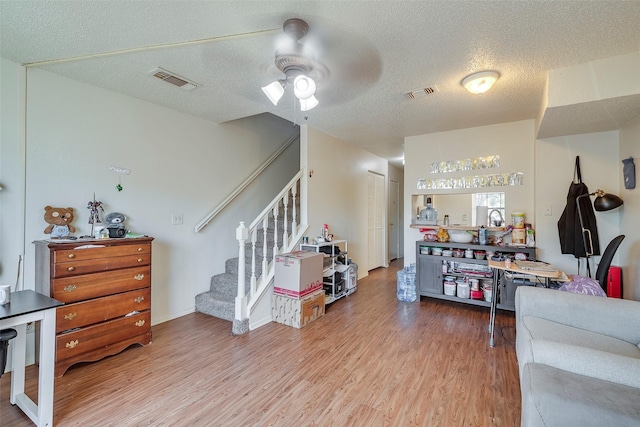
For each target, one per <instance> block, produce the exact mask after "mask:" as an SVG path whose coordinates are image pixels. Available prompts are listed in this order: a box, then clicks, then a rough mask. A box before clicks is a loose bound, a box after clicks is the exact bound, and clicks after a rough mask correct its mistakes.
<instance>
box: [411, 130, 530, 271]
mask: <svg viewBox="0 0 640 427" xmlns="http://www.w3.org/2000/svg"><path fill="white" fill-rule="evenodd" d="M534 127H535V122H534V121H533V120H523V121H518V122H512V123H503V124H498V125H491V126H482V127H476V128H467V129H460V130H455V131H448V132H438V133H432V134H426V135H418V136H412V137H407V138H405V141H404V148H405V167H404V177H405V180H404V204H405V209H404V222H405V241H404V251H405V252H404V255H405V264H409V263H412V262H415V242H416V241H417V240H421V239H422V235H421V234H420V232H419V230H418V229H412V228H409V224H411V217H412V215H414V212H413V210H412V207H411V195H412V194H434V195H435V196H436V198H437V195H438V194H452V193H456V194H459V193H469V192H470V191H469V190H417V182H418V179H429V178H449V177H451V178H453V177H461V176H467V175H486V174H493V173H505V172H522V173H524V184H523V185H521V186H501V187H486V190H487V191H504V192H505V198H506V202H505V203H506V213H507V218H509V215H510V213H511V212H516V211H519V212H525V214H526V215H527V222H529V221H530V220H531V219H532V218H533V212H534V198H533V190H534V167H533V150H534V139H535V134H534V130H535V128H534ZM496 154H497V155H499V156H500V167H498V168H492V169H485V170H478V171H472V172H459V173H440V174H431V173H430V166H431V163H432V162H440V161H443V160H462V159H467V158H475V157H483V156H490V155H496ZM484 191H485V190H479V191H476V192H484ZM449 215H453V213H449ZM438 216H439V218H438V220H439V221H442V219H443V217H444V212H442V213H440V212H439V213H438ZM469 222H470V219H469ZM534 227H535V224H534Z"/></svg>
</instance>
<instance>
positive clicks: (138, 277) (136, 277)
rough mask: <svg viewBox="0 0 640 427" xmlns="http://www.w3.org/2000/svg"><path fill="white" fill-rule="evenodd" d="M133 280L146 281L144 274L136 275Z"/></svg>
mask: <svg viewBox="0 0 640 427" xmlns="http://www.w3.org/2000/svg"><path fill="white" fill-rule="evenodd" d="M133 278H134V279H136V280H142V279H144V274H142V273H141V274H136V275H135V276H133Z"/></svg>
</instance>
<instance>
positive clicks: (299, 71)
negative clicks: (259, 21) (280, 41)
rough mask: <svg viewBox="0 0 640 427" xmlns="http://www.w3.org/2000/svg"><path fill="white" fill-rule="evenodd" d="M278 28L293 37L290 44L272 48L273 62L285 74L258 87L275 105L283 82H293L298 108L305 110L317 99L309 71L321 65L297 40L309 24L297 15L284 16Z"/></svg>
mask: <svg viewBox="0 0 640 427" xmlns="http://www.w3.org/2000/svg"><path fill="white" fill-rule="evenodd" d="M282 28H283V30H284V32H285V34H287V35H288V36H289V37H291V39H292V40H293V44H290V45H288V46H287V47H284V48H281V49H278V50H276V59H275V65H276V68H278V70H280V71H281V72H283V73H284V76H285V77H284V78H283V79H279V80H276V81H274V82H271V83H269V84H268V85H267V86H264V87H262V91H263V92H264V94H265V95H266V96H267V98H269V100H270V101H271V102H272V103H273V105H278V101H280V98H282V96H283V95H284V92H285V88H286V87H287V85H290V86H293V93H294V95H295V96H296V98H297V99H298V101H300V109H301V110H302V111H308V110H311V109H312V108H314V107H316V106H317V105H318V104H319V103H320V102H319V101H318V99H317V98H316V97H315V93H316V82H315V80H314V79H313V78H312V77H311V74H312V73H313V72H314V70H316V69H318V68H322V66H321V65H320V64H319V63H318V62H316V60H315V59H313V58H311V57H309V56H308V55H307V54H306V53H305V52H304V45H302V44H301V43H300V41H299V40H300V39H301V38H303V37H304V36H305V35H306V34H307V32H308V31H309V25H307V23H306V22H305V21H303V20H302V19H298V18H292V19H287V20H286V21H285V22H284V24H283V25H282Z"/></svg>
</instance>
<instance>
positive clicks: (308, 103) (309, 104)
mask: <svg viewBox="0 0 640 427" xmlns="http://www.w3.org/2000/svg"><path fill="white" fill-rule="evenodd" d="M319 103H320V101H318V99H317V98H316V97H315V96H313V95H311V97H309V98H307V99H301V100H300V110H302V111H309V110H311V109H312V108H315V107H316V106H317V105H318V104H319Z"/></svg>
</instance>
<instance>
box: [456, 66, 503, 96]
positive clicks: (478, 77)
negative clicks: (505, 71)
mask: <svg viewBox="0 0 640 427" xmlns="http://www.w3.org/2000/svg"><path fill="white" fill-rule="evenodd" d="M499 77H500V74H498V73H497V72H496V71H481V72H479V73H474V74H471V75H469V76H467V77H465V78H464V79H462V82H461V84H462V86H464V88H465V89H467V90H468V91H469V92H471V93H473V94H480V93H485V92H486V91H488V90H489V89H491V87H492V86H493V84H494V83H495V82H496V80H498V78H499Z"/></svg>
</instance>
